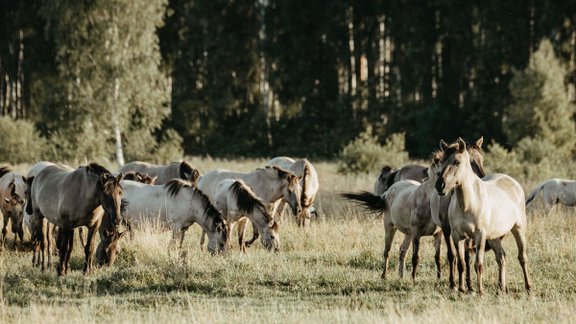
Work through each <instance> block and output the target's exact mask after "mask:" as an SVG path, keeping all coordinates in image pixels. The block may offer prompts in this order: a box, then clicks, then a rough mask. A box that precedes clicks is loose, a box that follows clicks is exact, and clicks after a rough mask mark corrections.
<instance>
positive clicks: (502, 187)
mask: <svg viewBox="0 0 576 324" xmlns="http://www.w3.org/2000/svg"><path fill="white" fill-rule="evenodd" d="M441 146H442V150H443V151H444V156H443V158H442V160H441V161H440V165H441V167H440V174H439V177H438V180H437V181H436V186H435V187H436V190H437V191H438V193H439V194H440V195H446V194H448V193H449V192H451V191H452V190H454V193H453V194H452V198H451V200H450V206H449V209H448V220H449V222H450V228H451V235H452V239H453V240H454V243H455V244H457V246H458V270H459V278H460V284H459V289H460V291H465V287H464V283H463V280H462V271H463V270H464V269H463V268H464V267H465V263H464V250H465V245H464V243H465V242H464V240H465V239H473V240H474V243H475V245H476V262H475V268H476V274H477V276H478V293H479V294H483V293H484V286H483V282H482V279H483V272H484V251H485V247H486V241H487V240H491V242H490V245H491V247H492V249H494V252H495V254H496V261H497V263H498V268H499V280H498V288H499V290H500V291H506V279H505V273H506V272H505V253H504V250H503V248H502V244H501V238H502V237H503V236H504V235H506V234H507V233H509V232H512V234H513V235H514V238H515V240H516V245H517V247H518V260H519V262H520V266H521V267H522V271H523V274H524V286H525V288H526V290H527V291H528V292H530V289H531V284H530V279H529V276H528V266H527V264H526V262H527V256H526V226H527V224H526V212H525V205H524V190H523V189H522V187H521V186H520V184H519V183H518V182H517V181H516V180H514V179H513V178H511V177H509V176H507V175H505V174H492V175H488V176H485V177H484V178H482V179H481V178H479V177H478V176H477V175H476V174H475V173H474V172H473V170H472V167H471V166H470V153H468V151H467V149H466V143H465V142H464V141H463V140H462V139H458V141H457V142H456V143H454V144H452V145H449V146H446V145H445V144H441Z"/></svg>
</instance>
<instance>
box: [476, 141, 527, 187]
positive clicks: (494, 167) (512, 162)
mask: <svg viewBox="0 0 576 324" xmlns="http://www.w3.org/2000/svg"><path fill="white" fill-rule="evenodd" d="M484 167H485V169H486V173H487V174H491V173H504V174H507V175H509V176H511V177H513V178H517V179H519V178H520V177H522V176H524V167H523V165H522V164H521V163H520V161H519V159H518V156H517V155H516V153H515V152H513V151H509V150H507V149H506V148H504V147H502V146H501V145H500V144H498V143H496V142H492V143H491V144H490V145H488V149H487V152H486V155H485V157H484Z"/></svg>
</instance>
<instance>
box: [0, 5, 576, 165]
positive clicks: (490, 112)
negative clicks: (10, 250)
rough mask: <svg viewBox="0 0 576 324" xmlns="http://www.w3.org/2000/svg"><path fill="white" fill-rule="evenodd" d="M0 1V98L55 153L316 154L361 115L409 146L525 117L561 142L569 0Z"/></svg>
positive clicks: (510, 131) (498, 133) (360, 126)
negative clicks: (29, 125) (401, 137)
mask: <svg viewBox="0 0 576 324" xmlns="http://www.w3.org/2000/svg"><path fill="white" fill-rule="evenodd" d="M1 6H2V8H1V9H2V10H0V21H1V23H0V35H1V36H0V114H1V115H3V116H7V117H10V118H11V119H16V120H25V121H28V122H30V123H33V124H34V126H35V128H36V130H37V131H38V134H39V136H40V138H41V139H42V140H45V141H47V143H48V144H47V145H48V146H49V147H51V150H52V151H53V154H54V155H55V156H57V157H59V158H74V157H78V156H81V157H84V156H85V157H89V158H108V159H110V158H116V159H117V160H121V159H124V156H126V157H125V158H126V159H149V158H150V157H153V156H155V155H159V154H179V153H181V152H182V150H183V152H184V153H186V154H200V155H204V154H208V155H211V156H223V157H229V156H272V155H281V154H282V155H294V156H309V157H316V158H332V157H334V156H336V155H337V154H338V152H340V150H341V149H342V147H343V146H345V145H346V144H347V143H349V142H350V141H351V140H352V139H354V138H355V137H356V136H358V134H360V133H361V132H363V131H365V130H367V129H368V130H369V131H370V132H371V133H372V134H371V136H376V137H377V138H378V139H379V140H380V141H381V142H382V143H383V142H384V141H385V140H386V139H387V138H389V136H390V135H391V134H395V133H405V136H406V149H407V150H408V151H409V152H410V154H411V156H413V157H425V156H427V155H428V154H429V152H430V151H431V149H433V148H435V147H436V145H437V142H438V140H439V139H440V138H444V139H448V140H451V139H454V138H456V137H457V136H464V137H467V138H477V137H479V136H484V138H485V142H488V143H490V142H495V143H499V144H500V145H502V146H504V147H506V148H514V147H516V146H519V145H520V146H521V145H527V144H526V143H525V142H526V141H524V143H525V144H522V143H523V142H522V139H523V138H530V139H533V140H534V139H535V138H537V135H538V134H540V135H538V136H544V137H547V138H551V137H554V136H555V135H554V134H561V135H560V138H561V139H560V140H557V139H556V140H555V141H556V142H555V145H557V146H558V145H559V146H563V147H566V145H568V148H567V149H565V150H567V151H571V152H570V154H568V155H566V156H569V157H570V156H571V157H572V158H573V157H574V155H573V154H574V148H573V147H569V146H570V145H572V144H573V141H569V140H566V141H565V140H564V139H567V138H570V137H573V136H574V111H575V110H574V96H575V94H574V93H575V91H574V85H575V83H576V73H575V71H576V67H575V65H576V27H575V24H576V1H565V0H563V1H560V0H522V1H511V0H506V1H494V0H489V1H482V2H480V3H475V2H462V1H456V0H429V1H415V0H397V1H396V0H394V1H393V0H374V1H349V0H331V1H327V0H318V1H303V0H226V1H225V0H214V1H192V0H169V1H166V0H134V1H119V0H91V1H72V2H70V1H63V0H54V1H50V2H38V1H32V0H21V1H15V0H3V1H2V2H1ZM538 55H540V58H539V56H538ZM550 93H553V95H550ZM559 111H560V113H558V112H559ZM551 116H552V117H551ZM553 116H557V117H558V116H561V117H558V118H559V119H560V121H561V122H560V121H555V120H554V118H553ZM550 125H552V126H550ZM554 125H556V126H554ZM536 133H538V134H536ZM542 134H543V135H542ZM551 134H552V135H551ZM557 137H558V136H557ZM558 141H559V142H558ZM552 142H554V141H552ZM532 144H534V143H532ZM542 152H544V151H542ZM542 154H544V153H542ZM571 154H572V155H571Z"/></svg>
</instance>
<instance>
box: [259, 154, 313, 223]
mask: <svg viewBox="0 0 576 324" xmlns="http://www.w3.org/2000/svg"><path fill="white" fill-rule="evenodd" d="M266 165H270V166H274V165H275V166H277V167H280V168H282V169H284V170H287V171H290V172H292V173H293V174H294V175H295V176H297V177H298V178H300V186H301V187H302V195H301V198H300V204H301V205H302V212H300V214H298V215H296V219H297V221H298V226H305V225H306V223H307V222H309V221H310V216H311V214H312V212H313V211H314V212H315V210H316V209H315V208H314V206H313V205H314V202H315V201H316V195H317V194H318V190H319V189H320V182H319V181H318V172H316V168H314V165H312V163H310V161H308V160H307V159H300V160H294V159H292V158H289V157H286V156H279V157H275V158H273V159H271V160H270V161H268V162H266ZM286 204H287V203H286V200H285V199H281V200H280V201H279V202H276V204H275V205H276V206H275V207H274V209H275V213H274V218H277V219H278V215H282V213H284V208H286Z"/></svg>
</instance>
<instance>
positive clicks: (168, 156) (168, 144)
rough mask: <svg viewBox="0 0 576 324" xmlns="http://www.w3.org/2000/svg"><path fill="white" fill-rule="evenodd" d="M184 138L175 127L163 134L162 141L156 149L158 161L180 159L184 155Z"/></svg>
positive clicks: (164, 161)
mask: <svg viewBox="0 0 576 324" xmlns="http://www.w3.org/2000/svg"><path fill="white" fill-rule="evenodd" d="M183 143H184V140H183V139H182V137H181V136H180V135H179V134H178V132H176V131H175V130H174V129H172V128H170V129H168V130H167V131H166V132H165V133H164V136H162V141H160V143H159V144H158V148H157V149H156V159H157V161H156V162H158V163H166V162H170V161H179V160H181V159H182V157H183V156H184V150H183V149H182V144H183Z"/></svg>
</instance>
